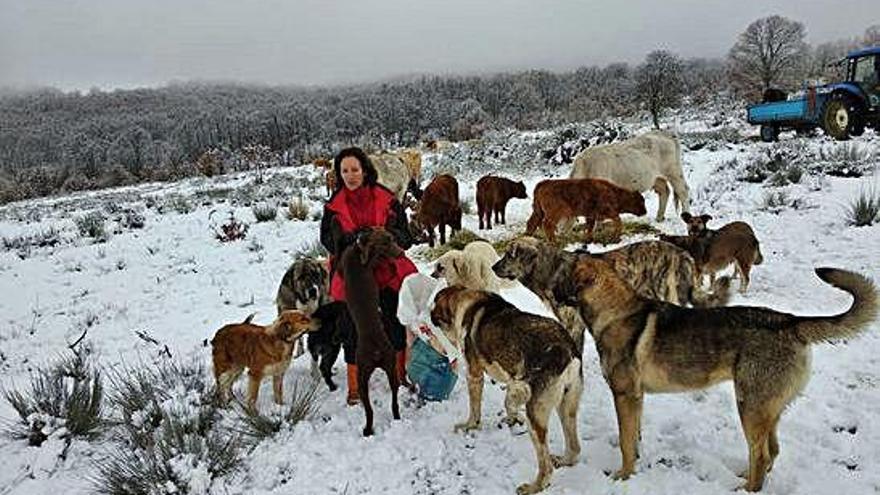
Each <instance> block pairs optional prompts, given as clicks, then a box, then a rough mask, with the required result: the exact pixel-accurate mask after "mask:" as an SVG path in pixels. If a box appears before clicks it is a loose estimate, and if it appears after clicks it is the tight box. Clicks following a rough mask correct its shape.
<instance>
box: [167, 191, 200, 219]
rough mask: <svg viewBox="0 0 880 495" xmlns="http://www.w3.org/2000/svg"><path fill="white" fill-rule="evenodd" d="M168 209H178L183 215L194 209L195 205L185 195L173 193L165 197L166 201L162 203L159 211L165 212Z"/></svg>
mask: <svg viewBox="0 0 880 495" xmlns="http://www.w3.org/2000/svg"><path fill="white" fill-rule="evenodd" d="M166 209H170V210H173V211H176V212H177V213H180V214H181V215H186V214H187V213H191V212H192V211H193V205H192V203H191V202H190V201H189V200H188V199H186V198H185V197H183V195H180V194H172V195H170V196H168V197H167V198H166V199H165V202H164V203H163V204H162V206H161V208H160V209H159V211H160V212H162V213H164V212H165V210H166Z"/></svg>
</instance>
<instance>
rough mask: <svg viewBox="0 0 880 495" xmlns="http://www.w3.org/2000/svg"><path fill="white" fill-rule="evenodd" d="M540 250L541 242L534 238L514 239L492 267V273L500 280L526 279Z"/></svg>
mask: <svg viewBox="0 0 880 495" xmlns="http://www.w3.org/2000/svg"><path fill="white" fill-rule="evenodd" d="M541 249H542V245H541V241H540V240H538V239H536V238H534V237H520V238H517V239H514V240H513V242H511V243H510V246H508V248H507V252H505V253H504V256H502V257H501V259H500V260H498V261H496V262H495V264H494V265H492V271H494V272H495V275H498V276H499V277H501V278H506V279H511V280H519V279H522V278H524V277H527V276H528V275H529V274H530V273H532V270H533V269H534V268H535V265H536V262H537V261H538V258H539V256H540V254H541Z"/></svg>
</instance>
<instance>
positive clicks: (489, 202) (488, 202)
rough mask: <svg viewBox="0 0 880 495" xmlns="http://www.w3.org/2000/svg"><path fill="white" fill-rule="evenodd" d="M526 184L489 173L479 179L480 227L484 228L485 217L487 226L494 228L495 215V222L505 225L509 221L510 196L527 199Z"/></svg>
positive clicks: (478, 212) (478, 205) (478, 204)
mask: <svg viewBox="0 0 880 495" xmlns="http://www.w3.org/2000/svg"><path fill="white" fill-rule="evenodd" d="M527 197H528V196H527V195H526V186H525V184H523V183H522V181H520V182H514V181H512V180H510V179H505V178H504V177H495V176H493V175H487V176H484V177H482V178H480V180H478V181H477V215H478V216H479V218H480V229H482V228H483V225H484V223H483V218H485V219H486V220H485V226H486V228H487V229H490V230H491V229H492V216H493V214H494V216H495V223H498V224H501V225H504V224H505V223H507V218H506V217H505V210H506V209H507V202H508V201H510V198H520V199H525V198H527Z"/></svg>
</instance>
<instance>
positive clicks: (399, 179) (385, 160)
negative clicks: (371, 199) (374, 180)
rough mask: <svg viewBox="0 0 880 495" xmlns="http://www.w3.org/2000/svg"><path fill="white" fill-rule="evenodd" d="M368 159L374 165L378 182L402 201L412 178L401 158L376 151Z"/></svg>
mask: <svg viewBox="0 0 880 495" xmlns="http://www.w3.org/2000/svg"><path fill="white" fill-rule="evenodd" d="M370 161H371V162H373V166H374V167H376V174H377V175H378V181H379V184H382V185H383V186H385V187H387V188H388V189H389V190H390V191H391V192H392V193H394V196H395V197H396V198H397V200H398V201H400V202H401V203H403V196H404V194H406V188H407V186H408V185H409V181H410V179H411V178H412V177H410V172H409V168H407V166H406V164H404V163H403V160H401V159H400V158H399V157H397V156H396V155H393V154H391V153H378V154H375V155H370Z"/></svg>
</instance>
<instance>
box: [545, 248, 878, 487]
mask: <svg viewBox="0 0 880 495" xmlns="http://www.w3.org/2000/svg"><path fill="white" fill-rule="evenodd" d="M815 272H816V275H818V276H819V278H820V279H822V280H823V281H824V282H825V283H827V284H830V285H832V286H834V287H837V288H839V289H842V290H844V291H846V292H849V293H850V294H851V295H852V296H853V303H852V306H851V307H850V309H849V310H847V311H845V312H843V313H841V314H837V315H834V316H797V315H793V314H789V313H782V312H778V311H774V310H773V309H770V308H765V307H748V306H732V307H720V308H683V307H681V306H676V305H674V304H669V303H665V302H662V301H657V300H653V299H647V298H644V297H641V296H639V295H638V294H637V293H636V292H635V291H634V290H633V289H632V288H631V287H630V286H629V285H628V284H627V283H626V282H624V281H623V280H622V279H621V278H620V276H619V275H617V273H615V272H614V270H613V269H612V268H611V267H610V266H609V265H608V264H607V263H605V262H603V261H602V260H599V259H595V258H590V257H583V258H580V259H579V260H578V261H577V262H576V263H575V266H574V270H573V272H572V276H571V284H569V285H568V286H567V287H566V290H565V291H564V292H563V293H560V294H558V295H557V297H559V298H561V299H563V300H565V301H566V303H568V304H573V305H578V306H579V309H580V312H581V315H582V316H583V318H584V321H585V322H586V323H587V325H588V326H589V328H590V333H591V335H592V337H593V340H594V341H595V342H596V350H597V351H598V354H599V361H600V364H601V368H602V374H603V376H604V377H605V381H606V382H607V383H608V386H609V387H610V388H611V392H612V395H613V396H614V405H615V409H616V411H617V421H618V425H619V427H620V451H621V455H622V458H623V464H622V467H621V469H620V470H619V471H617V473H616V474H615V475H614V476H615V478H617V479H626V478H628V477H629V476H630V475H632V474H633V472H634V469H635V460H636V457H637V455H638V454H637V441H638V438H639V435H640V432H639V429H640V425H641V416H642V403H643V402H642V401H643V396H644V394H645V392H649V393H659V392H681V391H686V390H695V389H702V388H706V387H709V386H711V385H714V384H716V383H719V382H722V381H727V380H733V384H734V391H735V394H736V403H737V409H738V412H739V416H740V421H741V423H742V428H743V431H744V433H745V436H746V442H747V443H748V447H749V470H748V475H747V481H746V483H745V485H744V488H745V489H746V490H748V491H759V490H760V489H761V488H762V487H763V485H764V478H765V476H766V474H767V472H768V471H770V469H771V468H772V467H773V462H774V460H775V459H776V456H777V455H778V454H779V439H778V437H777V434H776V427H777V424H778V422H779V418H780V415H781V414H782V411H783V410H784V409H785V407H786V406H787V405H788V404H789V403H790V402H791V401H792V400H793V399H794V398H795V396H796V395H797V394H798V393H800V391H801V390H803V388H804V387H805V386H806V384H807V381H808V380H809V375H810V345H811V344H815V343H818V342H823V341H832V340H836V339H840V338H846V337H853V336H855V335H857V334H858V333H859V332H861V331H863V330H864V329H865V327H866V326H867V325H868V324H869V323H870V322H872V321H873V320H875V319H876V318H877V310H878V308H877V292H876V289H875V287H874V285H873V283H871V281H870V280H868V279H867V278H865V277H863V276H861V275H859V274H856V273H852V272H848V271H845V270H839V269H834V268H817V269H816V270H815Z"/></svg>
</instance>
